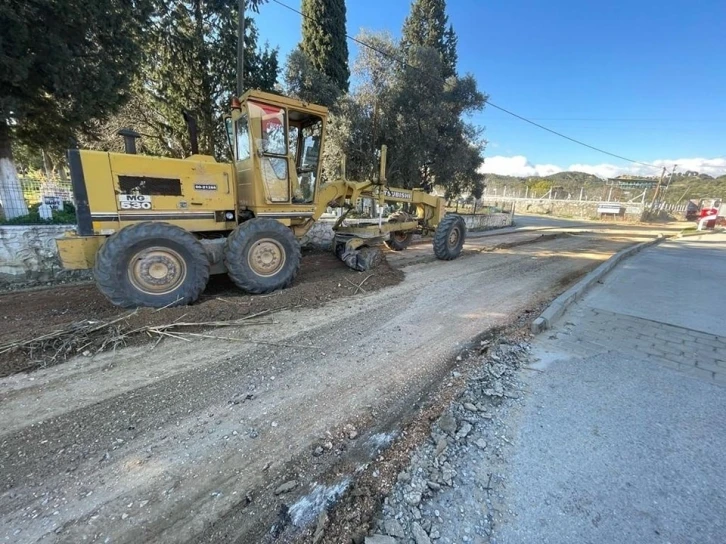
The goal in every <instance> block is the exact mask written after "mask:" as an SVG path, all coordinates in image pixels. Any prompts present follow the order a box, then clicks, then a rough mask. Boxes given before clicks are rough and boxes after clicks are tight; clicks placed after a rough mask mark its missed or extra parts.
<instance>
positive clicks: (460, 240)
mask: <svg viewBox="0 0 726 544" xmlns="http://www.w3.org/2000/svg"><path fill="white" fill-rule="evenodd" d="M464 240H466V223H464V219H463V218H462V217H461V216H460V215H456V214H455V213H449V214H446V215H445V216H444V218H443V219H442V220H441V223H439V226H438V227H436V232H435V233H434V254H435V255H436V258H438V259H441V260H443V261H452V260H454V259H456V258H457V257H458V256H459V255H460V254H461V248H462V247H464Z"/></svg>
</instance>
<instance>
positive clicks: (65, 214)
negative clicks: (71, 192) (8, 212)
mask: <svg viewBox="0 0 726 544" xmlns="http://www.w3.org/2000/svg"><path fill="white" fill-rule="evenodd" d="M38 208H40V204H32V205H30V206H28V215H22V216H20V217H14V218H13V219H0V225H75V224H76V208H75V206H74V205H73V204H71V203H70V202H65V203H64V204H63V210H61V211H54V212H53V217H52V218H51V219H41V217H40V212H39V211H38Z"/></svg>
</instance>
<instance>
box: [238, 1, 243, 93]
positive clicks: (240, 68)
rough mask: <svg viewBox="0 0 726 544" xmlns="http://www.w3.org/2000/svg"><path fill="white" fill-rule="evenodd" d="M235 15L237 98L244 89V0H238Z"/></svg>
mask: <svg viewBox="0 0 726 544" xmlns="http://www.w3.org/2000/svg"><path fill="white" fill-rule="evenodd" d="M237 13H238V17H237V19H238V21H237V97H240V96H242V95H243V94H244V88H245V0H238V5H237Z"/></svg>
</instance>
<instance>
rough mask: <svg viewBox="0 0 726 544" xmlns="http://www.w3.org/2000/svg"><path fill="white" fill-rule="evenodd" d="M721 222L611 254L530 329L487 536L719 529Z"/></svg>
mask: <svg viewBox="0 0 726 544" xmlns="http://www.w3.org/2000/svg"><path fill="white" fill-rule="evenodd" d="M724 307H726V235H723V234H716V235H709V236H699V237H693V238H688V239H683V240H676V241H669V242H666V243H663V244H661V245H660V246H656V247H653V248H650V249H647V250H645V251H643V252H642V253H641V254H639V255H637V256H635V257H633V258H632V259H630V260H628V261H626V262H625V263H623V264H622V265H621V266H620V267H619V268H617V269H616V270H615V271H613V272H612V273H611V274H610V275H608V276H606V278H605V279H604V283H603V285H600V286H598V287H597V288H596V289H594V290H593V291H592V292H591V293H590V294H589V295H587V296H586V297H585V299H584V300H582V301H581V302H579V303H578V304H576V305H575V306H573V307H572V308H571V309H570V310H568V312H567V313H566V314H565V315H564V316H563V318H562V319H561V320H560V322H559V323H557V324H556V325H555V328H554V329H552V330H551V331H548V332H547V333H545V334H544V335H543V336H541V337H539V338H538V339H537V340H536V341H535V343H534V351H535V355H536V356H538V357H539V359H540V361H539V363H538V364H537V365H538V366H537V369H538V370H539V372H531V374H532V376H530V377H529V378H528V389H529V391H530V395H528V398H527V401H526V404H525V406H524V408H523V411H522V414H521V419H520V420H519V423H518V431H517V434H516V439H515V454H514V456H513V458H512V460H511V463H510V465H509V468H508V474H506V475H505V479H506V482H507V484H506V485H507V496H506V502H507V504H508V509H509V511H510V512H511V513H512V514H511V515H510V516H508V518H507V520H506V521H505V522H504V523H502V524H501V525H500V527H499V528H498V530H497V531H496V533H495V535H494V538H493V539H492V540H493V541H496V542H497V543H500V544H502V543H529V542H533V543H534V542H536V543H544V542H550V543H565V542H572V543H580V542H593V543H600V542H602V543H611V542H612V543H615V542H617V543H630V542H638V543H651V542H652V543H666V542H671V543H686V542H693V543H699V544H700V543H723V542H726V424H725V423H724V415H725V414H726V387H725V386H726V320H725V319H724V317H723V312H722V309H723V308H724Z"/></svg>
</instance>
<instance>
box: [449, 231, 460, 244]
mask: <svg viewBox="0 0 726 544" xmlns="http://www.w3.org/2000/svg"><path fill="white" fill-rule="evenodd" d="M458 243H459V229H451V232H450V233H449V247H456V244H458Z"/></svg>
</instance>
